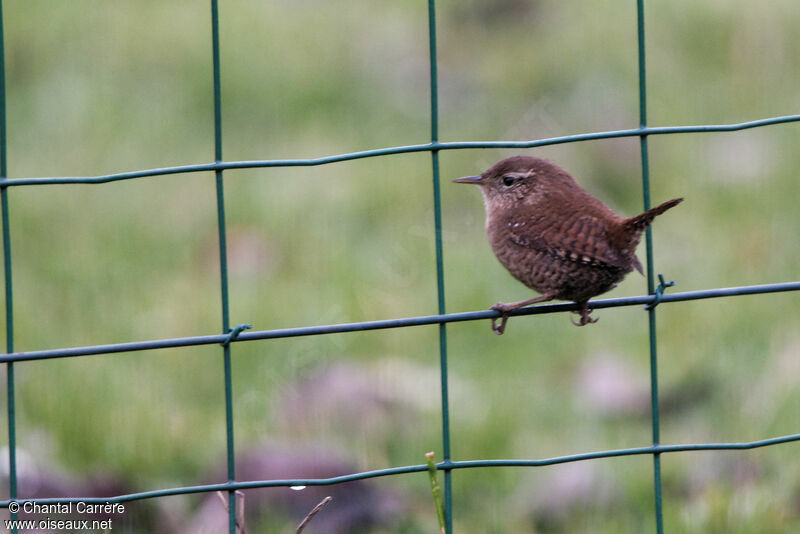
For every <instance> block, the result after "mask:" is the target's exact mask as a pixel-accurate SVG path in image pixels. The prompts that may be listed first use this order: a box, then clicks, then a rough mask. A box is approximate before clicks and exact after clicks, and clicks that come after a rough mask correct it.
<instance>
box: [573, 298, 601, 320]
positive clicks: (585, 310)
mask: <svg viewBox="0 0 800 534" xmlns="http://www.w3.org/2000/svg"><path fill="white" fill-rule="evenodd" d="M578 305H579V306H580V307H581V309H580V310H578V311H574V312H572V313H577V314H578V315H580V316H581V320H580V321H578V322H577V323H576V322H575V321H572V319H570V321H572V324H574V325H575V326H584V325H587V324H590V323H596V322H597V319H592V318H591V317H589V314H591V313H592V310H590V309H589V301H587V300H584V301H583V302H578Z"/></svg>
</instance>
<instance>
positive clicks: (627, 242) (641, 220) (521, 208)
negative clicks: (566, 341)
mask: <svg viewBox="0 0 800 534" xmlns="http://www.w3.org/2000/svg"><path fill="white" fill-rule="evenodd" d="M454 181H455V182H459V183H471V184H476V185H478V186H480V188H481V192H482V193H483V199H484V204H485V206H486V232H487V234H488V237H489V243H490V244H491V246H492V250H493V251H494V253H495V255H496V256H497V259H498V260H500V263H501V264H503V266H504V267H505V268H506V269H508V271H509V272H510V273H511V275H512V276H514V278H516V279H517V280H519V281H520V282H522V283H523V284H525V285H526V286H528V287H530V288H531V289H534V290H535V291H537V292H539V293H541V294H542V296H541V297H537V298H534V299H529V300H524V301H521V302H515V303H512V304H503V303H501V302H498V303H497V304H495V305H494V306H492V309H493V310H497V311H499V312H501V314H502V321H501V324H500V325H499V326H497V325H495V322H494V320H493V321H492V329H493V330H494V331H495V332H497V333H498V334H502V333H503V330H504V328H505V323H506V320H507V319H508V314H509V313H510V312H511V311H513V310H515V309H517V308H520V307H522V306H526V305H528V304H533V303H534V302H544V301H547V300H552V299H561V300H571V301H574V302H577V303H578V304H579V305H581V310H580V311H579V312H578V313H579V315H580V317H581V318H580V321H579V322H577V323H575V324H576V325H578V326H583V325H585V324H588V323H593V322H595V321H596V319H592V318H591V317H590V316H589V314H590V310H589V307H588V305H587V301H588V300H589V299H590V298H592V297H594V296H596V295H599V294H601V293H605V292H606V291H609V290H611V289H613V288H614V287H615V286H616V285H617V284H618V283H619V282H620V281H621V280H622V279H623V278H624V277H625V275H626V274H628V273H629V272H631V271H632V270H633V269H634V268H635V269H637V270H638V271H639V272H640V273H641V272H642V265H641V263H640V262H639V259H638V258H637V257H636V254H635V251H636V246H637V245H638V244H639V241H640V239H641V237H642V232H643V231H644V229H645V228H647V226H648V225H649V224H650V223H651V222H652V221H653V219H654V218H655V217H656V216H658V215H660V214H662V213H664V212H665V211H666V210H668V209H670V208H672V207H674V206H676V205H678V204H679V203H680V202H681V201H682V200H683V199H682V198H676V199H673V200H670V201H668V202H665V203H663V204H661V205H659V206H656V207H655V208H652V209H650V210H647V211H646V212H644V213H641V214H639V215H637V216H635V217H630V218H623V217H620V216H619V215H617V214H616V213H614V212H613V211H611V209H610V208H608V207H607V206H606V205H605V204H603V203H602V202H600V201H599V200H598V199H596V198H595V197H593V196H592V195H590V194H589V193H588V192H586V191H585V190H584V189H583V188H581V186H580V185H578V183H577V182H576V181H575V180H574V179H573V178H572V176H570V175H569V174H568V173H567V172H566V171H565V170H563V169H562V168H560V167H558V166H557V165H555V164H553V163H551V162H549V161H547V160H544V159H541V158H536V157H532V156H514V157H511V158H507V159H504V160H502V161H499V162H497V163H495V164H494V165H492V166H491V167H490V168H489V169H488V170H486V171H485V172H484V173H483V174H481V175H480V176H468V177H466V178H459V179H457V180H454Z"/></svg>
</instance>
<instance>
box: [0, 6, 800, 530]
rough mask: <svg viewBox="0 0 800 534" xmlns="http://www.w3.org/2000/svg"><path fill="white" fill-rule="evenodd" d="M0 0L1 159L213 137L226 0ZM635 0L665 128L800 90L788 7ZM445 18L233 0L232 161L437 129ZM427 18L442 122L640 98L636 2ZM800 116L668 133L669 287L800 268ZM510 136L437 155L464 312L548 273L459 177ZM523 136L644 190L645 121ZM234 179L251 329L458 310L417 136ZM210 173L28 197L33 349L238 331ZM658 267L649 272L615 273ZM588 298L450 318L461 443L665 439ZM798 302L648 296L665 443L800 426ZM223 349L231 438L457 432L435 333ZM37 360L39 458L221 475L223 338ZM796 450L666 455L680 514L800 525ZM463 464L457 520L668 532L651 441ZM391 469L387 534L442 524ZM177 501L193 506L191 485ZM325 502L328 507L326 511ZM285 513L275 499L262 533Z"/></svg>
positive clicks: (679, 523)
mask: <svg viewBox="0 0 800 534" xmlns="http://www.w3.org/2000/svg"><path fill="white" fill-rule="evenodd" d="M3 9H4V12H3V15H4V25H5V40H6V43H5V44H6V64H7V74H6V77H7V90H8V95H7V101H8V169H9V175H10V176H11V177H28V176H83V175H97V174H103V173H110V172H119V171H127V170H134V169H140V168H152V167H159V166H168V165H179V164H189V163H199V162H208V161H211V160H212V159H213V123H212V121H213V112H212V110H213V107H212V88H211V59H210V52H211V44H210V10H209V9H208V6H207V5H206V3H204V2H189V1H186V0H183V1H174V2H169V3H165V2H157V1H139V2H135V3H133V2H125V3H109V2H97V1H89V0H80V1H78V0H74V1H72V2H64V3H52V2H46V1H30V0H28V1H25V2H21V1H10V2H5V3H4V5H3ZM646 14H647V19H646V25H647V54H648V65H647V68H648V98H649V100H648V102H649V107H648V116H649V122H650V124H652V125H658V126H662V125H664V126H666V125H681V124H707V123H710V124H716V123H733V122H739V121H746V120H753V119H758V118H762V117H767V116H775V115H782V114H792V113H797V110H798V107H799V105H800V93H798V91H797V83H796V80H797V79H798V77H800V63H798V61H797V58H798V57H800V36H799V35H798V34H797V32H796V31H795V29H796V28H797V27H798V24H800V10H798V9H797V6H796V2H793V1H790V0H782V1H776V2H771V3H769V5H768V6H765V5H761V4H755V3H751V2H745V1H743V0H735V1H727V2H719V1H716V2H715V1H711V2H702V3H698V2H690V1H688V0H680V1H674V2H669V3H666V2H658V3H652V4H649V5H648V6H647V12H646ZM426 16H427V7H426V5H424V3H423V2H388V1H384V0H380V1H375V0H371V1H366V0H354V1H351V2H345V3H339V4H337V5H336V6H335V7H334V6H333V5H332V4H330V3H327V2H320V1H315V0H306V1H303V2H288V1H278V2H269V3H266V2H254V1H244V0H229V1H226V2H224V3H222V5H221V43H222V50H221V55H222V95H223V110H222V115H223V140H224V158H225V159H226V160H244V159H264V158H270V159H272V158H290V157H312V156H321V155H329V154H336V153H343V152H350V151H355V150H362V149H369V148H377V147H386V146H394V145H404V144H413V143H420V142H425V141H426V140H427V139H428V138H429V94H428V84H429V79H428V63H427V54H428V42H427V21H426ZM437 16H438V32H439V35H438V37H439V60H440V63H439V74H440V79H439V88H440V93H439V100H440V120H441V123H440V138H441V140H443V141H451V140H453V141H455V140H494V139H503V140H506V139H508V140H516V139H535V138H541V137H550V136H556V135H566V134H571V133H581V132H589V131H597V130H611V129H617V128H630V127H634V126H636V124H637V123H638V99H637V98H638V97H637V94H638V93H637V84H636V80H637V78H636V76H637V68H636V26H635V23H636V13H635V6H634V5H633V2H611V3H605V4H603V5H602V6H599V5H598V4H597V3H596V2H590V1H588V0H583V1H574V2H553V1H544V0H542V1H533V2H522V1H519V0H502V1H498V2H491V3H490V2H481V1H477V0H469V1H461V2H441V3H440V5H439V6H438V13H437ZM799 142H800V130H798V127H797V125H795V124H789V125H782V126H774V127H769V128H761V129H756V130H749V131H744V132H739V133H724V134H703V135H700V134H690V135H673V136H655V137H651V138H650V141H649V145H650V154H651V183H652V198H653V201H654V202H658V201H662V200H666V199H669V198H672V197H675V196H684V197H686V199H687V201H686V202H685V203H684V204H683V205H681V206H680V208H678V209H676V210H675V211H674V212H670V213H669V214H668V215H665V216H664V217H663V218H661V219H659V221H658V223H657V224H656V225H655V227H654V235H655V261H656V270H657V272H663V273H664V274H665V276H666V277H667V278H668V279H674V280H676V281H677V284H678V285H677V288H676V290H691V289H703V288H710V287H722V286H730V285H745V284H757V283H767V282H780V281H789V280H797V279H798V276H797V273H798V268H797V266H798V265H800V246H798V243H797V236H798V235H800V214H799V213H798V210H797V202H796V199H797V191H798V186H797V178H796V177H797V169H798V168H800V155H799V154H798V152H797V150H796V147H797V146H798V143H799ZM513 153H516V151H508V150H464V151H447V152H443V153H442V154H441V173H442V196H443V203H442V208H443V225H444V261H445V273H446V297H447V309H448V311H466V310H478V309H484V308H487V307H488V306H489V305H491V304H493V303H494V302H496V301H498V300H503V301H508V300H518V299H522V298H526V297H527V296H528V295H529V292H528V291H527V290H526V289H525V288H523V287H522V286H521V285H520V284H519V283H517V282H516V281H514V280H513V279H512V278H511V277H510V276H508V274H507V273H506V272H505V271H504V270H503V269H502V267H501V266H500V265H499V264H498V263H497V261H496V260H495V258H494V257H493V256H492V254H491V251H490V250H489V247H488V245H487V243H486V239H485V236H484V234H483V208H482V206H481V201H480V199H479V195H478V192H477V191H475V190H471V189H469V188H465V187H461V186H459V187H456V186H454V185H451V184H449V182H448V179H450V178H454V177H458V176H463V175H465V174H475V173H477V172H480V171H481V170H483V169H485V168H486V167H487V166H488V165H490V164H491V163H493V162H494V161H496V160H497V159H500V158H502V157H506V156H508V155H511V154H513ZM526 153H531V154H537V155H540V156H543V157H547V158H550V159H552V160H554V161H556V162H558V163H559V164H560V165H561V166H563V167H565V168H566V169H567V170H569V171H570V172H571V173H572V174H573V175H575V176H576V177H577V178H578V180H579V181H580V182H581V183H582V184H583V185H584V186H585V187H586V188H587V189H588V190H589V191H591V192H592V193H594V194H595V195H596V196H598V197H600V198H601V199H602V200H604V201H605V202H606V203H608V204H609V205H610V206H611V207H612V208H614V209H615V210H617V211H619V212H620V213H623V214H627V215H632V214H635V213H637V212H638V211H640V210H641V186H640V160H639V148H638V140H637V139H616V140H604V141H594V142H584V143H579V144H571V145H560V146H555V147H546V148H541V149H537V150H531V151H526ZM225 185H226V190H225V194H226V208H227V217H228V229H229V235H228V240H229V254H230V269H231V273H230V284H231V322H232V323H233V324H236V323H242V322H247V323H252V324H253V325H254V327H255V328H256V329H272V328H282V327H290V326H301V325H315V324H327V323H336V322H350V321H362V320H371V319H380V318H393V317H406V316H413V315H426V314H430V313H433V312H435V310H436V282H435V276H434V249H433V228H432V221H433V207H432V199H431V196H432V195H431V183H430V156H429V155H428V154H408V155H397V156H389V157H383V158H373V159H367V160H358V161H353V162H345V163H337V164H334V165H328V166H322V167H310V168H295V169H280V168H275V169H252V170H238V171H230V172H226V173H225ZM214 194H215V193H214V180H213V176H212V175H211V174H191V175H173V176H163V177H155V178H145V179H139V180H135V181H129V182H123V183H115V184H109V185H101V186H37V187H19V188H13V189H11V191H10V193H9V197H10V205H11V235H12V250H13V268H14V292H15V293H14V305H15V316H14V319H15V347H16V349H17V350H37V349H46V348H55V347H66V346H79V345H91V344H101V343H114V342H124V341H133V340H147V339H157V338H164V337H177V336H187V335H199V334H208V333H214V332H217V331H218V330H219V328H220V322H221V319H220V312H219V272H218V259H217V236H216V231H217V230H216V212H215V196H214ZM640 256H643V250H642V251H641V252H640ZM645 290H646V289H645V281H644V279H643V278H641V277H639V276H638V275H635V276H634V275H632V276H630V277H629V279H628V280H626V281H625V282H624V283H623V284H621V285H620V287H619V288H617V289H616V290H614V292H613V293H611V294H610V295H612V296H623V295H639V294H643V293H644V292H645ZM595 315H596V316H597V317H600V319H601V320H600V322H599V323H598V324H597V325H594V326H590V327H587V328H581V329H577V328H574V327H573V326H572V325H570V324H569V320H568V318H567V316H565V315H564V314H555V315H547V316H540V317H535V318H534V317H528V318H519V319H514V320H512V321H511V322H510V325H509V329H508V332H507V333H506V335H504V336H503V337H497V336H494V335H493V334H492V333H491V332H490V330H489V325H488V323H487V324H485V323H483V322H480V323H459V324H454V325H452V326H449V327H448V341H449V346H450V364H451V372H452V388H453V402H452V432H453V446H452V449H453V455H454V457H455V458H456V459H479V458H507V457H510V458H518V457H519V458H544V457H549V456H554V455H562V454H570V453H577V452H584V451H591V450H601V449H608V448H617V447H630V446H642V445H647V444H648V443H649V442H650V439H651V437H650V422H649V412H648V410H649V398H648V396H647V395H648V387H649V360H648V353H647V328H646V314H644V313H642V310H641V309H636V308H630V309H629V308H626V309H614V310H604V311H600V312H596V313H595ZM798 316H800V300H799V299H798V297H797V295H795V294H777V295H770V296H766V295H765V296H752V297H741V298H736V299H720V300H713V301H700V302H691V303H681V304H670V305H665V306H662V307H661V308H659V314H658V325H659V355H660V367H659V373H660V386H661V391H662V400H664V402H665V409H664V414H663V418H662V441H663V442H664V443H684V442H705V441H739V440H753V439H760V438H764V437H770V436H774V435H779V434H788V433H795V432H797V431H798V426H800V378H798V377H800V373H798V369H799V368H800V328H799V327H798ZM233 358H234V359H233V373H234V402H235V422H236V444H237V452H239V453H240V454H245V453H246V452H247V451H248V450H252V449H253V448H256V447H258V446H260V445H261V444H264V443H273V442H280V443H284V444H290V445H292V446H300V445H309V444H311V445H318V446H320V447H321V448H322V449H324V450H326V451H336V454H337V455H338V456H340V457H342V458H345V459H347V461H349V462H350V463H351V464H352V465H353V466H355V468H357V469H364V470H366V469H377V468H383V467H388V466H392V465H406V464H417V463H421V462H423V461H424V457H423V455H424V453H425V452H426V451H428V450H436V451H437V452H438V451H441V443H440V408H439V407H440V404H439V403H440V398H439V389H438V382H437V380H438V370H437V366H438V335H437V329H436V327H418V328H413V329H401V330H387V331H379V332H378V331H376V332H367V333H351V334H339V335H332V336H325V337H318V338H298V339H292V340H277V341H264V342H251V343H241V344H237V345H235V346H234V349H233ZM335 373H340V374H341V375H343V376H346V377H348V378H347V380H352V382H345V387H344V390H345V393H341V392H339V391H338V390H335V391H333V390H330V389H325V387H324V386H319V387H317V388H314V387H312V386H313V384H314V383H315V382H314V380H317V379H319V377H326V376H331V375H333V374H335ZM16 376H17V410H18V418H17V421H18V443H19V446H20V448H21V449H24V450H25V451H28V452H29V454H30V455H31V456H32V457H33V458H34V459H35V460H36V462H38V464H39V468H40V469H41V470H44V471H48V470H51V471H59V472H61V471H65V472H68V473H70V474H71V476H74V477H78V478H79V477H81V476H84V475H85V474H86V473H97V472H101V473H107V474H111V475H113V476H114V477H116V478H118V479H119V480H121V481H123V482H124V484H125V485H126V488H129V490H130V491H140V490H150V489H155V488H160V487H169V486H177V485H186V484H196V483H203V482H218V481H220V479H219V478H218V477H216V475H215V474H214V472H215V469H216V467H217V466H219V465H220V464H221V460H222V458H223V457H224V450H225V424H224V403H223V382H222V362H221V358H220V351H219V349H218V348H214V347H201V348H187V349H178V350H172V351H154V352H146V353H135V354H124V355H114V356H102V357H90V358H77V359H70V360H54V361H49V362H32V363H27V364H21V365H18V366H17V375H16ZM337 376H338V375H337ZM322 383H323V384H325V381H324V380H322ZM2 384H5V380H3V381H2ZM309 384H311V386H309ZM328 387H330V386H328ZM303 388H305V389H303ZM298 391H302V392H304V394H303V395H301V396H300V397H298V396H297V392H298ZM5 413H6V411H5V410H2V414H3V415H1V416H0V417H2V420H1V421H0V423H2V425H6V421H5ZM287 414H288V415H287ZM0 439H6V438H5V437H2V438H0ZM797 447H798V446H797V445H796V444H789V445H782V446H778V447H773V448H769V449H762V450H757V451H751V452H742V453H703V454H700V453H697V454H675V455H667V456H666V457H665V458H664V465H663V469H664V491H665V496H664V503H665V504H664V506H665V522H666V525H667V528H668V530H669V531H670V532H677V533H680V532H711V533H714V532H776V533H777V532H793V531H796V530H797V529H798V527H800V504H798V503H800V483H798V480H800V465H798V463H797V461H796V457H797ZM320 454H322V455H324V454H325V453H320ZM439 454H440V453H439ZM334 474H338V473H334ZM238 476H239V478H241V479H248V478H250V477H248V473H247V472H241V471H240V472H239V473H238ZM454 481H455V486H454V499H455V500H454V515H455V523H456V529H457V531H458V532H476V533H477V532H508V531H512V530H513V531H515V532H642V531H645V532H646V531H650V530H651V529H652V528H653V515H652V513H653V504H652V501H653V499H652V466H651V460H650V459H649V458H646V457H642V458H624V459H614V460H603V461H598V462H593V463H581V464H576V465H562V466H558V467H549V468H542V469H494V470H489V469H482V470H471V471H468V472H465V471H458V472H456V473H455V474H454ZM375 484H376V487H380V488H391V489H392V490H393V491H397V492H398V493H399V494H401V495H403V499H404V501H405V502H406V503H407V509H406V511H405V512H404V514H403V518H404V519H403V520H398V519H396V518H388V517H387V518H386V520H385V521H383V522H382V523H381V524H380V525H378V526H376V527H375V529H374V531H375V532H400V531H403V532H431V531H433V530H434V529H435V524H436V523H435V516H434V513H433V507H432V505H431V502H430V499H429V497H428V493H427V492H428V490H427V488H426V480H425V475H423V474H421V475H420V476H419V477H416V476H409V477H401V478H397V479H392V480H387V479H381V480H379V481H377V482H376V483H375ZM570 484H572V485H570ZM262 491H264V492H267V491H275V490H262ZM559 492H560V493H559ZM165 502H166V501H165ZM168 505H169V506H170V507H174V508H176V509H178V510H179V512H180V513H181V514H185V515H187V516H188V515H191V514H192V510H193V509H194V507H195V506H196V505H197V498H189V497H187V498H174V499H170V500H168ZM335 505H336V503H335V502H334V503H333V504H332V506H335ZM221 513H224V512H222V511H221ZM323 518H324V515H320V517H319V519H317V520H316V521H318V522H319V524H317V525H314V524H313V523H312V527H316V528H317V529H319V530H318V531H320V532H322V531H324V528H325V525H324V519H323ZM290 524H291V522H289V523H285V522H284V520H283V519H281V517H280V516H278V517H275V516H272V517H271V518H270V519H269V520H265V522H264V523H263V524H261V525H259V526H258V527H256V528H260V529H262V530H263V531H265V532H286V531H288V529H289V525H290ZM123 527H124V528H125V529H128V531H130V532H143V531H147V530H148V528H150V527H149V526H146V525H144V526H143V525H142V524H137V522H136V521H133V520H131V521H128V522H127V523H126V524H125V525H123ZM309 532H311V528H309Z"/></svg>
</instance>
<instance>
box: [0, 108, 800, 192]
mask: <svg viewBox="0 0 800 534" xmlns="http://www.w3.org/2000/svg"><path fill="white" fill-rule="evenodd" d="M798 121H800V115H782V116H779V117H769V118H765V119H759V120H754V121H749V122H740V123H736V124H716V125H714V124H703V125H695V126H661V127H641V128H630V129H627V130H610V131H605V132H590V133H583V134H573V135H564V136H559V137H549V138H546V139H535V140H531V141H451V142H439V141H434V142H431V143H421V144H417V145H405V146H393V147H387V148H376V149H372V150H362V151H358V152H348V153H346V154H335V155H331V156H323V157H316V158H307V159H263V160H250V161H218V162H214V163H199V164H196V165H178V166H175V167H161V168H157V169H146V170H139V171H131V172H120V173H115V174H104V175H99V176H56V177H40V178H37V177H30V178H12V179H8V180H5V181H4V182H3V187H12V186H21V185H58V184H105V183H109V182H118V181H121V180H131V179H134V178H146V177H148V176H163V175H168V174H181V173H193V172H214V171H222V170H233V169H257V168H265V167H313V166H316V165H326V164H329V163H338V162H342V161H351V160H356V159H364V158H373V157H378V156H388V155H392V154H408V153H411V152H434V151H439V150H464V149H477V148H495V149H497V148H537V147H542V146H549V145H560V144H564V143H576V142H579V141H596V140H600V139H615V138H619V137H641V136H647V135H665V134H680V133H711V132H735V131H739V130H748V129H750V128H759V127H762V126H770V125H775V124H785V123H792V122H798Z"/></svg>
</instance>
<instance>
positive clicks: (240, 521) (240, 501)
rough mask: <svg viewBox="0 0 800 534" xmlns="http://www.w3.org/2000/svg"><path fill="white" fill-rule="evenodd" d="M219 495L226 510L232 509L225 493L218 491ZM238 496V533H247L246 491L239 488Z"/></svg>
mask: <svg viewBox="0 0 800 534" xmlns="http://www.w3.org/2000/svg"><path fill="white" fill-rule="evenodd" d="M217 497H219V500H220V502H221V503H222V506H223V508H225V511H226V512H229V511H230V509H229V508H228V499H227V498H226V497H225V494H224V493H223V492H221V491H218V492H217ZM236 497H237V498H236V534H247V531H246V530H245V528H244V493H242V492H241V491H238V490H237V491H236Z"/></svg>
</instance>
